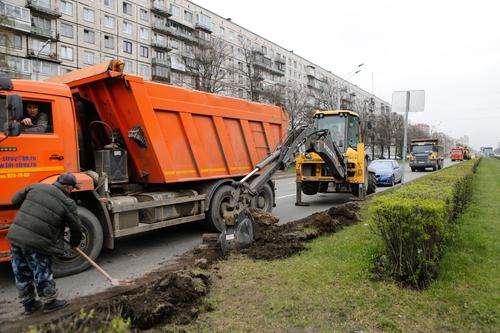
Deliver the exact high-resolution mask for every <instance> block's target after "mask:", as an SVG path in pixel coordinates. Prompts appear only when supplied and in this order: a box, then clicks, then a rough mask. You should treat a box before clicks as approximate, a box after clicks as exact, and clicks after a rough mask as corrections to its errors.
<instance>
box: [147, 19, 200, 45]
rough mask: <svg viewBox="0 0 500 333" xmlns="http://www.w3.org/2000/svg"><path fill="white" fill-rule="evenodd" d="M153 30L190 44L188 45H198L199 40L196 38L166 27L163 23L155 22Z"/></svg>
mask: <svg viewBox="0 0 500 333" xmlns="http://www.w3.org/2000/svg"><path fill="white" fill-rule="evenodd" d="M152 29H153V30H156V31H159V32H162V33H166V34H167V35H170V36H172V37H175V38H177V39H181V40H183V41H185V42H188V43H198V38H196V37H195V36H192V35H189V34H187V33H184V32H182V31H180V30H178V29H174V28H172V27H169V26H166V25H165V24H164V23H163V22H161V21H155V22H153V26H152Z"/></svg>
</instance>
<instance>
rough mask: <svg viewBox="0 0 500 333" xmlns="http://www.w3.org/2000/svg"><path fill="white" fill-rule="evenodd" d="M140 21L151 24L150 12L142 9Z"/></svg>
mask: <svg viewBox="0 0 500 333" xmlns="http://www.w3.org/2000/svg"><path fill="white" fill-rule="evenodd" d="M139 19H140V20H141V21H144V22H149V12H148V11H147V10H145V9H142V8H141V10H140V11H139Z"/></svg>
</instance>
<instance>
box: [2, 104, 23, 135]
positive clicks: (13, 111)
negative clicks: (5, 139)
mask: <svg viewBox="0 0 500 333" xmlns="http://www.w3.org/2000/svg"><path fill="white" fill-rule="evenodd" d="M4 112H5V119H6V123H5V127H4V133H5V135H7V136H18V135H19V134H21V124H20V123H19V122H18V120H19V119H21V117H22V116H23V100H22V98H21V96H19V95H7V99H6V101H5V108H4Z"/></svg>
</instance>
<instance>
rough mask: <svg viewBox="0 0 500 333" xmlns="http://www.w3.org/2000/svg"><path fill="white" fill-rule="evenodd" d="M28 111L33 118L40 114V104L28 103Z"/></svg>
mask: <svg viewBox="0 0 500 333" xmlns="http://www.w3.org/2000/svg"><path fill="white" fill-rule="evenodd" d="M26 112H27V113H28V116H30V117H31V118H34V117H36V116H38V112H39V110H38V104H35V103H28V104H26Z"/></svg>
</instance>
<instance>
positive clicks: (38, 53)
mask: <svg viewBox="0 0 500 333" xmlns="http://www.w3.org/2000/svg"><path fill="white" fill-rule="evenodd" d="M49 44H50V39H47V40H46V41H45V43H43V45H42V47H41V48H40V50H38V52H37V53H36V58H37V59H38V57H39V56H40V53H42V51H43V49H44V48H45V47H46V46H47V45H49ZM37 61H38V62H40V60H37ZM40 65H41V64H40ZM33 72H34V73H35V81H38V73H39V72H40V70H39V69H38V68H37V70H35V67H34V66H33Z"/></svg>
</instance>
